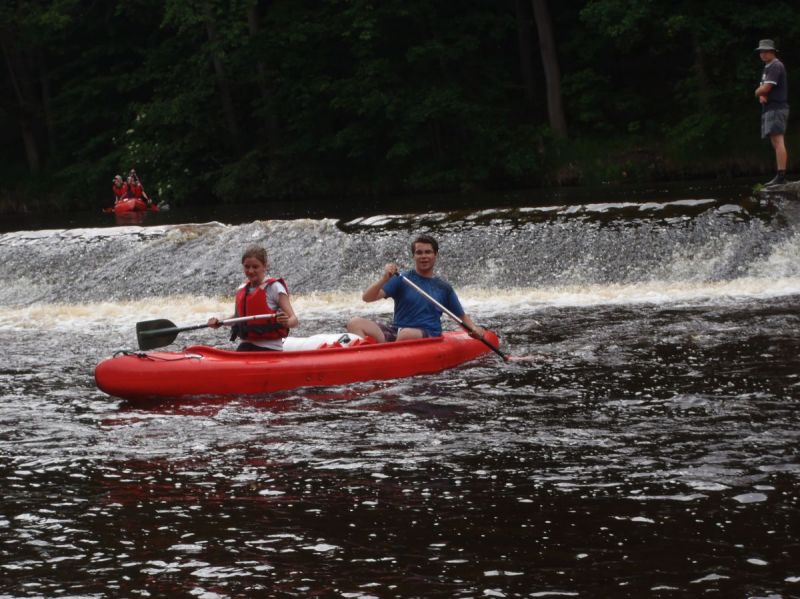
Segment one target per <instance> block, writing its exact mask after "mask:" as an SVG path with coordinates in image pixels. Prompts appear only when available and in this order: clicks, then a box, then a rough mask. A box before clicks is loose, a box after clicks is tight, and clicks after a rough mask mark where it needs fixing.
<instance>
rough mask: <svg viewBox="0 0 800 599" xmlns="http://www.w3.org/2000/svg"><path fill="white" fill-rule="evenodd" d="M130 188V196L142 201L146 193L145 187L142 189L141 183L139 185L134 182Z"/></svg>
mask: <svg viewBox="0 0 800 599" xmlns="http://www.w3.org/2000/svg"><path fill="white" fill-rule="evenodd" d="M129 188H130V192H131V193H130V196H131V197H132V198H136V199H139V200H140V199H142V194H143V193H144V187H142V184H141V183H137V182H136V181H134V182H133V183H131V184H130V185H129Z"/></svg>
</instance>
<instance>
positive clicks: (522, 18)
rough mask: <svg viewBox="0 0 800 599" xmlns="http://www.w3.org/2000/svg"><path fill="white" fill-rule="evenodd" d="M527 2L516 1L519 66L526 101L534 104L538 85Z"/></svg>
mask: <svg viewBox="0 0 800 599" xmlns="http://www.w3.org/2000/svg"><path fill="white" fill-rule="evenodd" d="M527 9H528V3H527V2H526V1H525V0H514V11H515V12H516V15H517V44H518V46H519V66H520V71H521V74H522V85H523V87H524V90H525V99H526V100H528V102H529V103H533V101H534V100H535V99H536V85H535V84H534V82H533V59H532V57H533V41H532V39H531V15H530V11H528V10H527Z"/></svg>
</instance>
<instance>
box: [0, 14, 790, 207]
mask: <svg viewBox="0 0 800 599" xmlns="http://www.w3.org/2000/svg"><path fill="white" fill-rule="evenodd" d="M761 38H773V39H775V40H776V42H777V44H778V47H779V48H780V49H781V53H780V57H781V58H782V59H783V60H784V62H785V63H786V65H787V68H788V71H789V78H790V80H793V73H798V74H800V70H798V69H797V65H800V44H797V43H795V44H794V47H792V41H793V40H797V39H800V6H797V4H796V3H793V2H788V1H776V2H773V3H771V4H770V5H769V8H768V9H767V8H766V7H765V6H764V5H763V4H761V3H755V2H748V1H744V0H725V1H724V2H723V1H722V0H707V1H705V2H693V1H692V0H677V1H676V0H651V1H649V2H641V1H638V0H583V1H576V0H564V1H562V2H553V1H549V2H548V1H547V0H499V1H498V0H463V1H461V2H438V1H435V0H384V1H382V2H373V1H371V0H292V1H286V0H272V1H267V0H202V1H199V2H196V1H189V0H166V1H164V0H109V1H108V2H92V3H85V2H80V1H79V0H12V1H11V2H8V3H5V4H4V6H3V7H2V8H0V42H2V44H1V48H2V53H3V57H4V66H3V67H2V69H0V86H1V87H2V94H0V97H2V98H3V100H2V102H0V139H2V142H3V143H2V144H0V206H2V208H3V209H5V210H10V209H17V210H20V209H27V210H33V209H40V208H41V207H43V206H51V207H60V208H69V207H87V206H94V205H99V204H103V203H106V204H107V203H108V202H109V201H110V197H111V194H110V186H111V179H112V177H113V175H114V174H116V173H122V174H124V173H125V172H126V171H127V170H128V169H130V168H132V167H133V168H135V169H136V170H137V172H138V173H139V175H140V176H141V177H142V180H143V182H144V184H145V189H146V190H147V191H148V192H149V193H150V194H151V195H152V196H155V197H157V198H158V199H163V200H165V201H168V202H170V203H172V204H175V205H180V204H181V203H188V202H208V201H214V202H231V203H234V202H239V201H247V202H253V201H264V202H268V201H270V200H272V199H286V198H296V199H303V198H310V197H316V198H319V197H332V198H342V197H352V196H356V195H360V194H370V195H373V194H393V193H415V192H426V191H434V190H436V191H444V190H446V191H452V190H459V189H470V190H472V189H506V188H515V187H531V186H553V185H587V184H598V183H607V182H610V183H621V182H626V181H657V180H664V179H675V178H683V179H685V178H695V177H732V176H739V175H755V174H758V173H762V172H763V173H766V172H769V171H771V170H772V153H771V150H770V149H769V147H768V144H767V143H766V142H764V141H762V140H759V136H758V119H759V106H758V104H757V102H756V101H755V99H754V98H753V90H754V89H755V87H756V86H757V83H758V79H759V77H760V72H761V68H762V65H761V63H760V61H759V59H758V55H757V54H756V53H755V52H754V51H753V50H754V48H755V47H756V45H757V43H758V40H759V39H761ZM799 76H800V75H799ZM790 100H791V98H790ZM797 130H798V128H797V127H795V126H793V124H792V127H791V129H790V131H789V133H788V134H787V142H788V143H789V151H790V160H792V157H793V156H794V150H793V147H794V144H795V139H794V138H796V137H797V135H795V134H794V131H797Z"/></svg>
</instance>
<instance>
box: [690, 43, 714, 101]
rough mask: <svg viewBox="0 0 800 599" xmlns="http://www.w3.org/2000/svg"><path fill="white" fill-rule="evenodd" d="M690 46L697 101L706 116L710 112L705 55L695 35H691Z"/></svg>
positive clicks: (709, 90)
mask: <svg viewBox="0 0 800 599" xmlns="http://www.w3.org/2000/svg"><path fill="white" fill-rule="evenodd" d="M692 46H694V65H693V70H694V72H695V76H696V77H697V100H698V103H699V105H700V108H701V110H702V112H704V113H706V114H707V113H708V112H710V111H711V84H710V83H709V81H708V73H707V71H706V55H705V52H704V51H703V48H702V46H701V45H700V43H699V42H698V40H697V34H696V33H692Z"/></svg>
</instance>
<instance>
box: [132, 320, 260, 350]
mask: <svg viewBox="0 0 800 599" xmlns="http://www.w3.org/2000/svg"><path fill="white" fill-rule="evenodd" d="M275 317H276V315H275V314H253V315H252V316H240V317H238V318H229V319H227V320H221V321H219V324H221V325H227V324H233V323H235V322H244V321H246V320H256V319H267V318H275ZM208 326H209V325H208V324H193V325H189V326H185V327H177V326H175V323H173V322H172V321H171V320H167V319H166V318H157V319H156V320H144V321H142V322H137V323H136V341H137V342H138V344H139V349H140V350H142V351H146V350H148V349H155V348H157V347H164V346H165V345H169V344H170V343H172V342H173V341H175V338H176V337H177V336H178V333H181V332H183V331H196V330H197V329H205V328H206V327H208Z"/></svg>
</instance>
